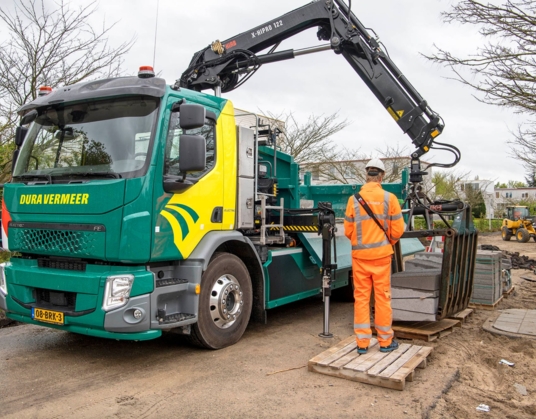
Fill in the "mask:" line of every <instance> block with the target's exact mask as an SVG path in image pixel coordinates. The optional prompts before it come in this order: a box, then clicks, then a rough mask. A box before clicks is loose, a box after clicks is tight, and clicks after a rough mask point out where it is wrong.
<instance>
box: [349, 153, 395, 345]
mask: <svg viewBox="0 0 536 419" xmlns="http://www.w3.org/2000/svg"><path fill="white" fill-rule="evenodd" d="M365 170H366V172H367V178H366V183H365V185H363V186H362V187H361V190H360V192H359V194H360V195H361V198H362V200H363V201H365V202H366V203H367V204H368V206H369V209H370V211H371V213H372V214H374V216H375V218H376V220H377V221H378V222H379V224H380V225H378V223H377V222H376V221H375V220H374V219H373V218H372V217H371V216H369V215H368V213H367V211H366V209H365V208H364V207H363V205H362V204H361V203H360V200H359V199H358V196H357V194H356V195H353V196H351V197H350V199H349V200H348V205H347V207H346V214H345V215H346V216H345V218H344V232H345V234H346V237H348V238H349V239H350V241H351V242H352V270H353V275H354V299H355V304H354V330H355V334H356V341H357V352H358V353H359V354H365V353H367V350H368V346H369V343H370V339H371V337H372V330H371V328H370V307H369V302H370V293H371V289H372V286H374V307H375V316H374V327H375V329H376V332H377V337H378V342H379V344H380V351H381V352H390V351H394V350H395V349H397V348H398V342H397V341H396V340H394V339H393V336H394V333H393V329H392V328H391V324H392V321H393V311H392V309H391V261H392V257H393V256H392V255H393V253H394V251H393V247H392V246H393V245H394V244H395V243H396V242H397V241H398V240H400V237H401V236H402V234H403V233H404V229H405V223H404V219H403V218H402V210H401V208H400V204H399V203H398V199H397V198H396V196H395V195H393V194H392V193H389V192H387V191H384V190H383V188H382V187H381V182H382V180H383V177H384V175H385V166H384V165H383V162H382V161H381V160H380V159H372V160H371V161H369V162H368V163H367V166H366V167H365ZM361 202H362V201H361Z"/></svg>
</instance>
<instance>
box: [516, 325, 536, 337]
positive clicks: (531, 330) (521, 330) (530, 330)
mask: <svg viewBox="0 0 536 419" xmlns="http://www.w3.org/2000/svg"><path fill="white" fill-rule="evenodd" d="M517 333H523V334H524V335H531V336H536V329H535V328H534V327H528V326H525V325H521V327H520V328H519V330H518V332H517Z"/></svg>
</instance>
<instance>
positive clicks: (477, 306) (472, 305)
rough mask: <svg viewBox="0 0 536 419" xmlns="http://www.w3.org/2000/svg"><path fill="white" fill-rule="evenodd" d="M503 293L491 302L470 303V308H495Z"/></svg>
mask: <svg viewBox="0 0 536 419" xmlns="http://www.w3.org/2000/svg"><path fill="white" fill-rule="evenodd" d="M503 297H504V295H501V296H500V297H499V299H498V300H497V301H495V302H494V303H493V304H481V303H470V304H469V307H470V308H480V309H482V310H495V308H496V307H497V305H498V304H499V303H500V302H501V301H502V299H503Z"/></svg>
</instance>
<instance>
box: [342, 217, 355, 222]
mask: <svg viewBox="0 0 536 419" xmlns="http://www.w3.org/2000/svg"><path fill="white" fill-rule="evenodd" d="M344 221H348V222H349V223H353V222H354V221H355V219H354V218H350V217H348V216H345V217H344Z"/></svg>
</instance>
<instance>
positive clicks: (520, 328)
mask: <svg viewBox="0 0 536 419" xmlns="http://www.w3.org/2000/svg"><path fill="white" fill-rule="evenodd" d="M535 317H536V310H523V309H509V310H500V311H499V313H498V314H495V315H493V316H492V317H490V318H489V319H488V320H486V322H484V326H483V328H484V330H486V331H488V332H490V333H494V334H498V335H505V336H508V337H513V338H519V337H525V338H529V339H536V321H535V320H534V319H535Z"/></svg>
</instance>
